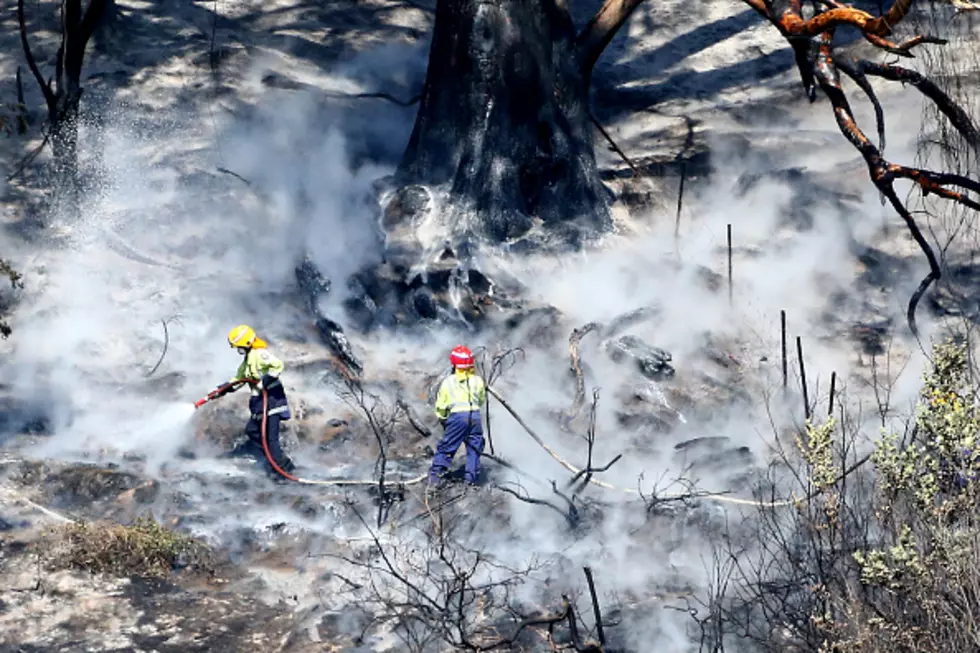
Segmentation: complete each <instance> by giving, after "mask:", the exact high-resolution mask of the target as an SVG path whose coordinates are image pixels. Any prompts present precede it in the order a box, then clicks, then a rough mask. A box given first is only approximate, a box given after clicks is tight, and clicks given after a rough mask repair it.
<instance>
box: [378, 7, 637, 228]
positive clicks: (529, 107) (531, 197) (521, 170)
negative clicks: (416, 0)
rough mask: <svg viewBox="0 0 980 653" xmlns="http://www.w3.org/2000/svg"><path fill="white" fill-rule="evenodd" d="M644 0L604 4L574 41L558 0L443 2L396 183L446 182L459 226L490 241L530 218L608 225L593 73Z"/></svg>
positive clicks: (526, 223) (586, 225) (550, 223)
mask: <svg viewBox="0 0 980 653" xmlns="http://www.w3.org/2000/svg"><path fill="white" fill-rule="evenodd" d="M637 4H639V0H635V1H632V2H622V1H621V0H619V1H617V0H608V1H607V3H606V5H605V6H604V7H603V9H602V10H600V12H599V13H598V14H597V15H596V18H594V19H593V21H592V22H590V23H589V25H588V26H587V27H586V28H585V30H583V32H582V34H581V35H579V36H576V33H575V27H574V25H573V23H572V19H571V16H570V15H569V13H568V11H567V9H566V7H565V6H564V4H563V3H562V2H561V1H560V0H559V1H558V2H556V1H555V0H439V3H438V7H437V9H436V19H435V28H434V34H433V38H432V45H431V48H430V51H429V65H428V71H427V75H426V81H425V87H424V89H423V91H422V98H421V104H420V106H419V111H418V115H417V117H416V121H415V128H414V130H413V132H412V136H411V139H410V140H409V143H408V146H407V148H406V150H405V153H404V155H403V157H402V161H401V163H400V165H399V168H398V171H397V174H396V181H397V182H398V183H400V184H425V185H431V186H441V187H444V188H446V189H447V190H448V191H449V195H450V198H451V200H452V201H453V208H452V210H453V211H454V214H455V218H456V220H455V228H456V229H457V231H458V232H459V233H471V232H472V233H476V234H479V235H482V236H485V237H487V238H489V239H491V240H492V241H495V242H500V241H504V240H507V239H511V238H515V237H517V236H520V235H521V234H523V233H525V232H526V231H528V229H530V228H531V227H532V226H533V225H534V221H535V219H540V220H541V221H542V222H543V223H544V224H545V225H547V226H558V225H562V224H569V223H575V224H578V225H580V226H581V227H584V228H585V229H590V230H593V231H601V230H604V229H606V228H607V227H608V226H609V225H610V214H609V193H608V191H607V190H606V189H605V187H604V186H603V185H602V183H601V181H600V178H599V173H598V170H597V168H596V162H595V154H594V150H593V131H592V125H591V121H590V115H589V107H588V93H589V80H590V77H591V70H592V66H593V64H594V63H595V60H596V59H597V58H598V55H599V53H601V51H602V49H603V48H604V47H605V46H606V44H608V42H609V39H611V38H612V35H613V33H615V31H616V29H618V27H619V26H620V25H621V24H622V23H623V22H624V21H625V20H626V18H627V17H628V16H629V14H630V13H631V12H632V10H633V9H634V8H635V7H636V5H637ZM610 11H612V13H610Z"/></svg>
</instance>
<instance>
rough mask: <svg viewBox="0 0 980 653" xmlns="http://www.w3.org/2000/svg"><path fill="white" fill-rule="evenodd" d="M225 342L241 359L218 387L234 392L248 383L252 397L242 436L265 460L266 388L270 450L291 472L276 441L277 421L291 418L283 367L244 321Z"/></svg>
mask: <svg viewBox="0 0 980 653" xmlns="http://www.w3.org/2000/svg"><path fill="white" fill-rule="evenodd" d="M228 344H229V345H230V346H231V347H234V348H235V349H237V350H238V353H239V354H241V355H242V356H244V359H243V360H242V363H241V365H239V366H238V371H237V372H235V376H234V377H232V379H231V381H230V382H229V383H227V384H224V385H222V386H220V388H219V390H220V391H221V392H220V394H226V393H228V392H234V391H235V390H237V389H238V388H240V387H241V386H242V385H243V382H244V383H247V384H248V385H250V386H251V388H252V396H251V397H250V398H249V401H248V407H249V410H250V411H251V413H252V415H251V417H250V418H249V420H248V423H247V424H246V425H245V435H247V436H248V439H249V440H250V441H251V442H252V443H254V444H256V445H258V446H259V447H260V451H261V452H262V453H261V456H262V458H263V459H264V458H265V452H264V449H262V448H261V447H262V418H263V415H262V391H263V390H265V392H266V394H267V406H266V413H265V419H266V440H267V442H268V444H269V453H270V454H271V456H272V458H273V459H274V460H275V462H276V464H277V465H278V466H279V467H280V468H281V469H282V470H283V471H286V472H291V471H292V470H293V469H295V465H294V464H293V461H292V460H290V459H289V457H288V456H286V455H285V454H284V453H283V451H282V446H281V444H280V442H279V426H280V422H282V421H285V420H288V419H289V418H290V413H289V402H288V401H287V399H286V390H285V388H283V385H282V380H281V379H280V378H279V376H280V375H281V374H282V371H283V369H284V367H285V366H284V365H283V363H282V361H281V360H279V359H278V358H276V357H275V356H273V355H272V354H271V353H270V352H269V349H268V347H269V345H268V343H266V341H265V340H262V339H261V338H259V337H258V336H256V334H255V330H254V329H252V327H250V326H248V325H247V324H240V325H239V326H236V327H235V328H234V329H232V330H231V331H230V332H228ZM257 455H258V454H257Z"/></svg>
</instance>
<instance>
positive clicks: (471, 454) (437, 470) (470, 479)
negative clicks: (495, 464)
mask: <svg viewBox="0 0 980 653" xmlns="http://www.w3.org/2000/svg"><path fill="white" fill-rule="evenodd" d="M463 444H465V445H466V482H467V483H476V482H477V480H478V479H479V477H480V454H482V453H483V422H482V421H481V420H480V411H473V412H468V413H450V415H449V419H448V420H447V421H446V430H445V432H444V433H443V435H442V439H441V440H439V445H438V446H437V447H436V455H435V456H433V457H432V468H431V469H430V470H429V481H430V482H435V481H436V480H438V478H439V477H440V476H442V475H443V474H445V473H446V472H447V471H448V470H449V466H450V465H452V463H453V456H455V455H456V452H457V451H458V450H459V447H460V446H461V445H463Z"/></svg>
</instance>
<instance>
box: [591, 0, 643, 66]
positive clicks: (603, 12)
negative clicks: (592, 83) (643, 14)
mask: <svg viewBox="0 0 980 653" xmlns="http://www.w3.org/2000/svg"><path fill="white" fill-rule="evenodd" d="M641 2H643V0H606V1H605V2H604V3H602V6H601V7H600V8H599V11H597V12H596V14H595V16H593V17H592V20H590V21H589V22H588V24H587V25H586V26H585V27H584V28H583V29H582V31H581V33H579V35H578V48H579V55H580V57H581V59H580V61H581V66H582V70H583V71H584V72H585V73H586V74H587V75H588V74H589V73H591V72H592V68H593V67H594V66H595V62H596V61H598V60H599V56H600V55H601V54H602V51H603V50H605V49H606V46H607V45H609V42H610V41H612V39H613V37H614V36H615V35H616V32H618V31H619V28H620V27H622V26H623V24H624V23H625V22H626V21H627V20H628V19H629V17H630V15H632V13H633V10H635V9H636V8H637V7H638V6H639V5H640V3H641Z"/></svg>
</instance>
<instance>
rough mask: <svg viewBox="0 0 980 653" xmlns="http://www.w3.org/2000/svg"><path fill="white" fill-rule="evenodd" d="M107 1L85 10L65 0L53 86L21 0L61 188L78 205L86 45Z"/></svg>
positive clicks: (23, 31)
mask: <svg viewBox="0 0 980 653" xmlns="http://www.w3.org/2000/svg"><path fill="white" fill-rule="evenodd" d="M107 2H108V0H90V2H89V5H88V8H87V9H85V11H84V12H83V11H82V2H81V0H62V3H61V45H60V46H59V48H58V56H57V62H56V64H55V75H54V79H53V81H54V88H53V89H52V88H51V83H50V82H46V81H45V79H44V76H43V75H42V74H41V71H40V69H39V68H38V66H37V63H36V62H35V60H34V55H33V53H32V52H31V48H30V44H29V43H28V38H27V25H26V19H25V17H24V0H18V2H17V18H18V23H19V24H20V36H21V45H22V46H23V49H24V56H25V57H26V58H27V64H28V67H29V68H30V69H31V72H32V73H33V74H34V78H35V79H36V80H37V83H38V85H39V86H40V87H41V92H42V93H43V94H44V100H45V104H46V105H47V109H48V128H49V130H50V137H51V145H52V148H53V150H54V160H55V170H56V173H57V178H58V186H59V191H61V192H63V193H67V194H68V197H67V198H66V199H68V200H69V205H70V206H74V204H75V194H76V193H77V190H78V188H77V186H78V177H77V166H78V119H79V104H80V102H81V98H82V82H81V79H82V66H83V64H84V62H85V48H86V47H87V46H88V42H89V39H90V38H91V37H92V33H93V32H94V31H95V28H96V26H97V25H98V23H99V21H100V20H101V18H102V14H103V12H104V11H105V8H106V5H107Z"/></svg>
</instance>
